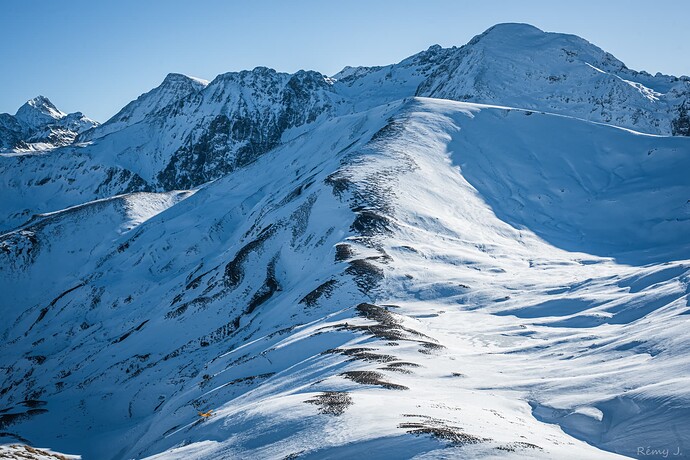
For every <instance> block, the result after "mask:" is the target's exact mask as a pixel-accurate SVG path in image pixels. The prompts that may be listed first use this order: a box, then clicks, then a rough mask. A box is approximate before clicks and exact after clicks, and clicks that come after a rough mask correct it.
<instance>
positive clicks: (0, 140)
mask: <svg viewBox="0 0 690 460" xmlns="http://www.w3.org/2000/svg"><path fill="white" fill-rule="evenodd" d="M95 126H98V123H97V122H95V121H93V120H90V119H89V118H86V117H85V116H84V115H83V114H82V113H81V112H75V113H70V114H66V113H64V112H62V111H60V110H59V109H58V108H57V107H55V105H54V104H53V103H52V102H51V101H50V99H48V98H47V97H45V96H37V97H35V98H33V99H30V100H29V101H27V102H26V103H25V104H24V105H22V106H21V107H20V108H19V110H17V113H16V114H15V115H14V116H12V115H9V114H7V113H3V114H0V152H2V150H10V151H31V150H49V149H53V148H56V147H61V146H64V145H68V144H71V143H72V142H74V139H75V138H76V137H77V135H78V134H79V133H82V132H84V131H86V130H88V129H91V128H93V127H95Z"/></svg>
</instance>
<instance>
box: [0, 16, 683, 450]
mask: <svg viewBox="0 0 690 460" xmlns="http://www.w3.org/2000/svg"><path fill="white" fill-rule="evenodd" d="M549 77H554V78H549ZM689 85H690V81H689V80H688V79H687V78H675V77H667V76H663V75H657V76H651V75H648V74H645V73H638V72H634V71H632V70H629V69H627V68H626V67H625V66H624V65H623V64H622V63H620V62H619V61H617V60H615V58H613V57H612V56H610V55H608V54H606V53H605V52H603V51H601V50H600V49H598V48H596V47H595V46H594V45H591V44H589V43H588V42H586V41H584V40H582V39H580V38H577V37H574V36H568V35H560V34H551V33H544V32H542V31H539V30H538V29H535V28H533V27H531V26H527V25H518V24H505V25H498V26H495V27H493V28H492V29H489V30H488V31H487V32H485V33H484V34H482V35H480V36H478V37H476V38H475V39H473V40H472V41H471V42H470V43H469V44H467V45H465V46H463V47H461V48H451V49H442V48H440V47H431V48H430V49H429V50H427V51H424V52H422V53H419V54H417V55H415V56H412V57H410V58H408V59H406V60H404V61H402V62H401V63H399V64H394V65H390V66H386V67H376V68H346V69H344V70H343V71H342V72H340V73H339V74H338V75H335V76H334V77H332V78H328V77H325V76H324V75H322V74H320V73H317V72H306V71H301V72H298V73H296V74H292V75H289V74H283V73H278V72H275V71H273V70H270V69H266V68H257V69H254V70H252V71H245V72H238V73H228V74H223V75H220V76H218V77H217V78H216V79H214V80H213V81H212V82H210V83H206V82H204V81H200V80H198V79H193V78H189V77H185V76H181V75H178V74H171V75H169V76H168V77H167V78H166V79H165V81H164V82H163V83H162V84H161V86H159V87H158V88H156V89H154V90H152V91H150V92H148V93H146V94H144V95H143V96H141V97H140V98H139V99H137V100H135V101H133V102H132V103H130V104H128V105H127V106H126V107H125V108H123V110H122V111H120V112H119V113H118V114H117V115H116V116H115V117H113V118H112V119H111V120H109V121H107V122H106V123H104V124H103V125H101V126H98V127H94V128H93V129H90V130H88V131H85V132H83V133H81V134H80V135H79V136H78V137H77V139H76V142H74V143H72V144H70V145H68V146H65V147H62V148H59V149H55V150H51V151H49V152H40V153H38V152H37V153H22V154H18V153H16V152H15V153H11V154H4V155H2V156H0V181H2V182H1V183H2V184H3V190H4V191H5V200H3V204H2V209H0V211H2V214H0V215H2V216H3V219H4V222H3V223H2V224H1V225H0V227H2V228H4V229H5V230H6V232H5V233H4V234H3V235H1V236H0V273H1V274H2V276H0V290H1V291H2V292H3V293H5V295H4V296H3V297H2V300H1V301H0V313H1V314H2V316H3V318H4V319H5V321H4V323H3V325H2V327H0V335H1V337H2V342H1V343H2V345H0V365H1V366H2V368H3V370H4V373H2V374H0V375H1V377H0V436H2V437H1V438H0V440H1V441H5V440H6V441H7V442H8V443H15V444H31V445H34V446H49V447H50V448H51V449H54V450H57V451H61V452H66V453H69V454H79V455H83V457H84V458H86V459H89V458H99V459H100V458H110V459H129V458H144V457H148V458H157V459H158V458H165V459H172V458H200V459H202V458H203V459H211V458H277V459H282V458H305V459H309V458H351V457H355V456H358V455H359V456H366V457H367V458H395V459H397V458H412V457H416V458H530V459H531V458H572V459H583V458H592V459H599V458H622V457H623V456H628V457H636V456H637V457H640V453H639V450H638V449H639V448H643V449H650V450H651V451H649V450H646V451H643V454H642V455H643V456H644V457H645V458H663V449H668V452H669V453H668V454H667V455H671V454H672V453H673V452H676V450H677V449H680V450H681V451H682V450H683V449H685V448H686V446H689V445H690V435H689V434H688V431H687V429H686V425H687V420H688V419H689V418H690V391H689V390H688V388H689V386H688V383H690V354H689V352H690V338H688V335H687V334H686V332H685V331H686V329H687V325H688V318H689V316H688V312H690V200H689V198H690V176H688V175H687V171H688V170H690V138H688V137H685V136H684V135H683V134H686V132H685V131H684V130H685V127H687V120H686V119H687V114H686V111H685V107H686V105H687V94H688V92H687V91H688V87H689ZM463 101H465V102H463ZM466 101H470V102H466ZM8 123H10V122H8ZM6 449H7V450H8V451H9V449H10V448H6ZM12 449H15V450H21V449H22V448H20V447H16V448H12ZM652 451H653V452H652ZM2 452H3V451H2V450H0V453H2ZM644 452H646V453H644Z"/></svg>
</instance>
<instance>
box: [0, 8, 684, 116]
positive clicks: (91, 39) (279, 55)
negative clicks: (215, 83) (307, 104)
mask: <svg viewBox="0 0 690 460" xmlns="http://www.w3.org/2000/svg"><path fill="white" fill-rule="evenodd" d="M689 17H690V2H689V1H687V0H676V1H663V0H659V1H656V2H653V3H650V2H648V1H640V0H625V1H614V0H596V1H593V0H578V1H576V2H567V3H566V2H559V1H554V0H550V1H541V0H520V1H518V0H512V1H511V0H503V1H499V0H495V1H477V0H473V1H461V0H455V1H451V0H426V1H421V0H420V1H407V0H389V1H376V0H367V1H364V0H346V1H340V2H327V1H312V0H304V1H287V0H283V1H278V0H275V1H268V0H254V1H246V2H240V1H231V0H197V1H194V2H190V1H188V0H187V1H184V0H113V1H110V2H107V1H105V0H104V1H93V0H88V1H87V0H69V1H55V0H0V18H2V21H1V22H2V32H3V39H2V41H0V62H2V71H0V88H1V90H0V112H9V113H14V112H15V111H16V110H17V108H19V106H20V105H21V104H23V103H24V102H25V101H26V100H27V99H30V98H32V97H34V96H36V95H38V94H42V95H44V96H47V97H48V98H50V99H51V100H52V101H53V103H55V105H57V106H58V108H60V109H61V110H63V111H66V112H73V111H82V112H84V113H85V114H86V115H87V116H89V117H91V118H94V119H96V120H99V121H105V120H106V119H108V118H109V117H110V116H112V115H114V114H115V113H116V112H117V111H118V110H119V109H120V108H122V106H124V105H125V104H126V103H127V102H129V101H130V100H132V99H135V98H136V97H137V96H138V95H139V94H141V93H143V92H145V91H148V90H149V89H151V88H153V87H155V86H157V85H158V84H159V83H160V82H161V81H162V80H163V78H164V77H165V75H166V74H167V73H169V72H180V73H185V74H188V75H193V76H197V77H201V78H205V79H208V80H211V79H213V77H215V76H216V75H217V74H219V73H223V72H228V71H235V70H242V69H251V68H254V67H256V66H258V65H263V66H267V67H273V68H275V69H277V70H280V71H287V72H294V71H296V70H299V69H314V70H318V71H320V72H322V73H325V74H328V75H332V74H334V73H335V72H337V71H338V70H340V69H341V68H342V67H344V66H345V65H385V64H390V63H393V62H398V61H400V60H401V59H403V58H405V57H407V56H409V55H411V54H414V53H416V52H418V51H421V50H423V49H426V48H428V47H429V46H430V45H432V44H435V43H438V44H440V45H442V46H452V45H458V46H459V45H463V44H465V43H466V42H467V41H468V40H469V39H471V38H472V37H473V36H474V35H477V34H479V33H481V32H483V31H484V30H486V29H487V28H489V27H490V26H492V25H493V24H496V23H499V22H526V23H530V24H533V25H535V26H537V27H539V28H541V29H543V30H547V31H552V32H566V33H573V34H576V35H580V36H581V37H583V38H585V39H587V40H589V41H591V42H592V43H594V44H596V45H598V46H600V47H601V48H603V49H605V50H606V51H609V52H611V53H612V54H614V55H615V56H616V57H618V58H619V59H621V60H622V61H623V62H625V63H626V64H627V65H628V67H630V68H633V69H636V70H646V71H648V72H650V73H656V72H662V73H667V74H673V75H690V40H689V34H688V32H687V28H688V18H689Z"/></svg>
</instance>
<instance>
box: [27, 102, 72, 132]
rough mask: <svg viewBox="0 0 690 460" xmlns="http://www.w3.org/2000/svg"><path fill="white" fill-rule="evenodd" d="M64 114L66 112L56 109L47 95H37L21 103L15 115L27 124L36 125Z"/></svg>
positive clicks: (59, 117) (54, 119) (43, 123)
mask: <svg viewBox="0 0 690 460" xmlns="http://www.w3.org/2000/svg"><path fill="white" fill-rule="evenodd" d="M66 115H67V114H65V113H64V112H62V111H60V110H58V108H57V107H55V104H53V103H52V102H50V99H48V98H47V97H45V96H37V97H35V98H33V99H30V100H28V101H27V102H26V103H25V104H24V105H22V106H21V107H20V108H19V110H17V113H16V115H15V117H16V118H17V120H19V121H20V122H22V123H24V124H26V125H27V126H30V127H38V126H40V125H45V124H48V123H54V122H55V121H56V120H59V119H61V118H63V117H65V116H66Z"/></svg>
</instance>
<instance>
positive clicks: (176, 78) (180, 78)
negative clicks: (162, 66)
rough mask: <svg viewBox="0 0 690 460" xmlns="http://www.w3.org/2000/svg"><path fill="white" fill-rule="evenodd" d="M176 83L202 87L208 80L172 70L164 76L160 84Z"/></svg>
mask: <svg viewBox="0 0 690 460" xmlns="http://www.w3.org/2000/svg"><path fill="white" fill-rule="evenodd" d="M177 84H183V85H192V86H197V87H199V88H203V87H204V86H206V85H208V80H204V79H202V78H197V77H191V76H189V75H184V74H181V73H174V72H173V73H169V74H168V75H166V76H165V79H164V80H163V83H161V86H166V85H177Z"/></svg>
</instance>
